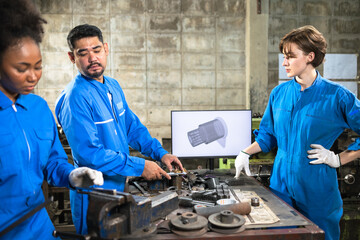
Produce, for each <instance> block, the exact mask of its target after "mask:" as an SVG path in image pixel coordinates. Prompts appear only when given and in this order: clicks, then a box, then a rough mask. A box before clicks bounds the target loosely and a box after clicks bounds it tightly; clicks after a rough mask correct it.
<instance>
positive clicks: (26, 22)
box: [0, 0, 46, 62]
mask: <svg viewBox="0 0 360 240" xmlns="http://www.w3.org/2000/svg"><path fill="white" fill-rule="evenodd" d="M0 23H1V24H0V62H1V58H2V55H3V54H4V52H5V51H6V49H8V48H9V47H11V46H14V45H16V44H18V43H19V41H20V40H21V39H22V38H24V37H30V38H32V39H33V40H34V41H35V42H36V43H38V44H39V43H40V42H41V40H42V37H43V34H44V29H43V26H42V25H43V24H44V23H46V20H45V19H43V18H42V17H41V15H40V12H39V11H38V10H37V9H36V7H35V6H34V4H33V2H32V1H31V0H0Z"/></svg>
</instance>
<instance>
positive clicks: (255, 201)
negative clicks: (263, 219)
mask: <svg viewBox="0 0 360 240" xmlns="http://www.w3.org/2000/svg"><path fill="white" fill-rule="evenodd" d="M251 206H253V207H258V206H260V201H259V198H257V197H253V198H251Z"/></svg>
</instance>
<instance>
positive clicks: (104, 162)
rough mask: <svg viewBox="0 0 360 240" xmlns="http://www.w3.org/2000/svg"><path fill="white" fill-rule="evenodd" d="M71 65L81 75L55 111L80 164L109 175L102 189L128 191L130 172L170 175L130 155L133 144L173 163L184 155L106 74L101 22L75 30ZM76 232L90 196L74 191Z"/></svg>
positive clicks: (154, 176)
mask: <svg viewBox="0 0 360 240" xmlns="http://www.w3.org/2000/svg"><path fill="white" fill-rule="evenodd" d="M67 41H68V45H69V47H70V50H71V51H70V52H69V53H68V55H69V58H70V60H71V62H72V63H75V65H76V67H77V68H78V70H79V74H78V75H77V76H76V77H75V79H74V80H73V81H72V82H70V83H69V84H68V85H67V87H66V88H65V90H64V91H63V92H62V93H61V95H60V96H59V98H58V99H57V103H56V108H55V114H56V116H57V119H58V122H59V123H60V124H61V126H62V128H63V129H64V132H65V134H66V137H67V140H68V142H69V145H70V147H71V149H72V154H73V157H74V164H75V166H76V167H81V166H88V167H90V168H93V169H96V170H98V171H101V172H102V173H103V175H104V185H103V188H106V189H116V190H118V191H124V185H125V181H126V176H142V177H144V178H145V179H148V180H152V179H161V178H162V176H164V177H166V178H168V179H170V176H169V175H168V174H167V173H166V172H165V171H164V170H163V169H162V168H161V167H159V165H158V164H156V163H155V162H153V161H148V160H145V159H142V158H138V157H134V156H130V155H129V146H131V147H132V148H133V149H135V150H138V151H140V152H141V153H142V154H143V155H145V156H149V157H151V158H153V159H156V160H158V161H161V162H162V163H164V164H165V165H166V166H167V168H168V169H169V171H172V168H173V166H172V165H174V166H175V167H176V168H179V169H180V170H182V171H183V167H182V164H181V162H180V161H179V159H178V158H177V157H176V156H174V155H171V154H169V153H168V152H167V151H166V150H165V149H163V148H162V146H161V144H160V143H159V141H158V140H156V139H155V138H152V137H151V136H150V134H149V132H148V130H147V128H146V127H145V126H144V125H143V124H142V123H141V122H140V120H139V118H138V117H137V116H136V115H135V114H134V113H133V112H132V111H131V109H130V108H129V106H128V104H127V102H126V100H125V96H124V92H123V91H122V89H121V87H120V85H119V83H118V82H117V81H116V80H115V79H113V78H110V77H108V76H104V75H103V73H104V71H105V68H106V63H107V56H108V53H109V49H108V45H107V43H104V41H103V36H102V33H101V31H100V29H99V28H97V27H96V26H92V25H88V24H84V25H79V26H77V27H75V28H73V29H72V30H71V31H70V33H69V35H68V37H67ZM70 200H71V202H70V203H71V209H72V214H73V221H74V224H75V227H76V231H77V232H78V233H80V234H86V233H87V226H86V213H87V206H88V200H87V196H86V195H83V194H79V193H76V192H75V191H71V192H70Z"/></svg>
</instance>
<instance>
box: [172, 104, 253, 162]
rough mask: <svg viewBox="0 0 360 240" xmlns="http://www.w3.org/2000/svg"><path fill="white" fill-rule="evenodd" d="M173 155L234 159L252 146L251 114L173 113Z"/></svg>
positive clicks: (233, 112) (248, 112)
mask: <svg viewBox="0 0 360 240" xmlns="http://www.w3.org/2000/svg"><path fill="white" fill-rule="evenodd" d="M171 143H172V154H174V155H176V156H177V157H182V158H191V157H207V158H216V157H235V156H237V155H238V154H239V152H240V151H241V150H242V149H244V148H246V147H247V146H249V145H250V144H251V110H213V111H201V110H200V111H192V110H189V111H184V110H181V111H171Z"/></svg>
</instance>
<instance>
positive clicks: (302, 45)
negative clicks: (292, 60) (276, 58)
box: [279, 25, 327, 68]
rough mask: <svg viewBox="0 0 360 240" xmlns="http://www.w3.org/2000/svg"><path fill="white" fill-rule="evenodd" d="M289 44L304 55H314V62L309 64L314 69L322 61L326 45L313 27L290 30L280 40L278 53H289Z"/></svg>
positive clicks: (307, 26) (322, 37)
mask: <svg viewBox="0 0 360 240" xmlns="http://www.w3.org/2000/svg"><path fill="white" fill-rule="evenodd" d="M291 43H295V44H296V45H297V46H298V48H299V49H300V50H302V51H303V52H304V53H305V54H309V53H311V52H314V53H315V57H314V60H313V61H312V62H311V63H310V64H311V65H312V66H313V67H314V68H316V67H317V66H319V65H320V64H321V63H322V62H323V61H324V57H325V54H326V47H327V43H326V40H325V38H324V36H323V35H322V34H321V33H320V32H319V31H318V30H317V29H316V28H315V27H313V26H311V25H306V26H303V27H299V28H296V29H293V30H291V31H290V32H289V33H288V34H286V35H285V36H284V37H283V38H282V39H281V41H280V44H279V49H280V52H282V53H284V54H287V53H289V52H290V50H291V49H290V44H291Z"/></svg>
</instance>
